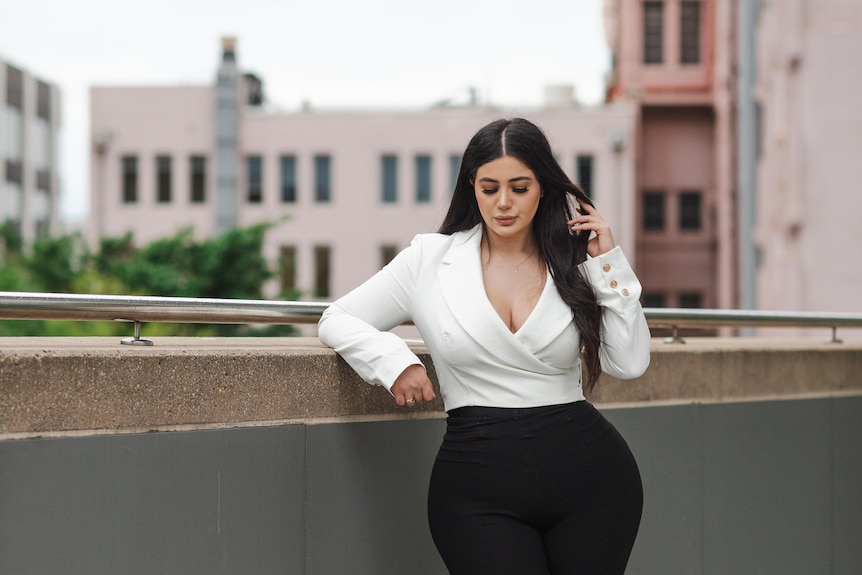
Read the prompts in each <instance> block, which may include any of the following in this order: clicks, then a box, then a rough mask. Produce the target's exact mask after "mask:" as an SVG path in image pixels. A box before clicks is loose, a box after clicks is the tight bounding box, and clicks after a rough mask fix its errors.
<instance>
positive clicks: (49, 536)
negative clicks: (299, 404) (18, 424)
mask: <svg viewBox="0 0 862 575" xmlns="http://www.w3.org/2000/svg"><path fill="white" fill-rule="evenodd" d="M304 430H305V429H304V427H302V426H288V427H269V428H254V429H231V430H220V431H199V432H182V433H157V434H143V435H119V436H95V437H88V438H65V439H34V440H20V441H5V442H0V573H10V574H12V573H15V574H30V573H33V574H35V573H38V574H42V575H50V574H53V573H57V574H60V573H62V574H64V575H74V574H82V575H96V574H102V573H104V574H116V573H123V574H126V575H134V574H138V573H140V574H145V573H146V574H173V573H176V574H183V575H191V574H201V575H204V574H207V575H209V574H213V573H255V574H265V573H302V572H303V569H304V548H305V538H304V529H303V516H304V492H305V484H304V482H305V477H304V459H305V453H304Z"/></svg>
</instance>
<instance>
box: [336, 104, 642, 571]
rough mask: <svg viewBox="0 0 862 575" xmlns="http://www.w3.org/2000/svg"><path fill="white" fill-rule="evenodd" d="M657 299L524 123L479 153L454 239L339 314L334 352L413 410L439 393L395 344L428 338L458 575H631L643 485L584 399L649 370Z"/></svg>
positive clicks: (459, 191)
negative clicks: (601, 384) (402, 334)
mask: <svg viewBox="0 0 862 575" xmlns="http://www.w3.org/2000/svg"><path fill="white" fill-rule="evenodd" d="M573 207H574V210H573ZM640 291H641V288H640V284H639V282H638V280H637V278H636V277H635V275H634V272H633V271H632V268H631V266H630V265H629V264H628V262H627V261H626V259H625V256H624V255H623V254H622V251H621V249H620V248H619V247H618V246H616V245H615V243H614V240H613V236H612V234H611V230H610V228H609V226H608V225H607V223H605V221H604V220H603V219H602V217H601V216H600V215H599V213H598V211H596V209H595V207H593V205H592V202H591V201H590V199H589V198H588V197H587V196H586V195H585V194H584V193H583V192H582V191H581V190H580V189H579V188H578V187H577V186H576V185H575V184H573V183H572V182H571V181H570V180H569V179H568V178H567V177H566V175H565V174H564V173H563V171H562V170H561V169H560V167H559V165H558V164H557V162H556V160H555V159H554V156H553V153H552V151H551V148H550V145H549V144H548V141H547V139H546V138H545V136H544V134H543V133H542V132H541V130H540V129H539V128H538V127H536V126H535V125H534V124H532V123H530V122H529V121H527V120H523V119H513V120H498V121H496V122H493V123H491V124H489V125H487V126H485V127H484V128H482V129H481V130H479V132H478V133H477V134H476V135H475V136H474V137H473V139H472V140H471V141H470V143H469V145H468V146H467V148H466V150H465V151H464V156H463V160H462V164H461V171H460V174H459V176H458V181H457V184H456V187H455V191H454V193H453V195H452V202H451V205H450V207H449V212H448V214H447V215H446V218H445V220H444V222H443V224H442V226H441V228H440V231H439V233H437V234H420V235H418V236H416V238H415V239H414V240H413V242H412V243H411V245H410V247H408V248H407V249H405V250H404V251H403V252H401V253H400V254H399V255H398V256H397V257H396V258H395V259H394V260H393V261H392V262H391V263H390V264H389V265H388V266H387V267H385V268H384V269H383V270H381V271H380V272H379V273H377V274H376V275H375V276H373V277H372V278H371V279H370V280H368V281H367V282H365V283H364V284H362V285H361V286H359V287H358V288H356V289H355V290H354V291H352V292H350V293H349V294H347V295H346V296H344V297H343V298H341V299H339V300H338V301H336V302H335V303H334V304H333V305H332V306H331V307H330V308H329V309H327V310H326V312H324V314H323V317H322V318H321V320H320V331H319V334H320V339H321V340H322V341H323V342H324V343H326V344H327V345H330V346H332V347H333V348H334V349H335V350H336V352H338V353H339V354H340V355H342V356H343V357H344V359H345V360H347V362H348V363H349V364H350V365H351V366H352V367H353V368H354V369H355V370H356V371H357V372H358V373H359V375H360V376H362V377H363V378H364V379H365V380H366V381H369V382H372V383H376V384H379V385H383V386H385V387H386V388H387V389H389V391H390V392H391V393H392V395H393V396H394V398H395V401H396V402H397V403H398V405H402V406H407V407H408V408H409V407H413V406H416V405H419V404H421V403H423V402H425V401H431V400H433V399H434V397H435V394H434V391H433V388H432V385H431V382H430V381H429V379H428V376H427V375H426V373H425V369H424V367H423V366H422V363H421V362H420V361H419V359H418V358H417V357H416V356H415V355H414V354H413V353H412V352H410V350H409V349H408V347H407V346H406V345H405V343H404V342H403V341H402V340H401V339H400V338H398V337H397V336H395V335H394V334H391V333H388V332H387V331H386V330H389V329H391V328H392V327H394V326H396V325H400V324H402V323H404V322H406V321H408V320H412V321H413V322H414V324H415V325H416V327H417V328H418V329H419V332H420V334H421V335H422V337H423V339H424V340H425V343H426V345H427V347H428V350H429V352H430V354H431V357H432V359H433V361H434V367H435V369H436V371H437V376H438V379H439V382H440V391H441V394H442V396H443V401H444V404H445V408H446V411H447V413H448V418H447V430H446V436H445V438H444V440H443V444H442V446H441V448H440V452H439V454H438V456H437V459H436V462H435V464H434V469H433V472H432V475H431V484H430V488H429V494H428V517H429V523H430V527H431V533H432V536H433V538H434V542H435V544H436V545H437V549H438V550H439V551H440V554H441V556H442V557H443V560H444V562H445V563H446V566H447V567H448V569H449V571H450V573H451V574H453V575H461V574H464V575H482V574H485V573H487V574H493V575H503V574H506V573H512V574H518V575H525V574H529V575H535V574H544V573H547V574H561V573H601V574H603V575H608V574H613V573H623V572H624V571H625V566H626V563H627V561H628V558H629V555H630V553H631V549H632V546H633V544H634V540H635V536H636V534H637V530H638V525H639V523H640V516H641V508H642V503H643V496H642V490H641V482H640V475H639V473H638V469H637V464H636V463H635V460H634V458H633V457H632V455H631V452H630V451H629V449H628V446H627V445H626V443H625V441H624V440H623V439H622V437H620V435H619V434H618V433H617V432H616V430H615V429H614V428H613V427H612V426H611V424H610V423H608V422H607V421H606V420H605V419H604V418H603V417H602V416H601V414H599V412H598V411H596V410H595V409H594V408H593V407H592V406H591V405H590V404H589V403H588V402H587V401H586V400H585V396H584V389H586V390H587V392H589V391H590V390H591V389H592V387H593V386H594V385H595V383H596V380H597V379H598V377H599V374H600V373H601V371H605V372H607V373H608V374H610V375H613V376H615V377H618V378H633V377H638V376H639V375H641V374H642V373H643V372H644V371H645V370H646V368H647V366H648V364H649V330H648V329H647V325H646V321H645V319H644V315H643V311H642V309H641V307H640V304H639V303H638V299H639V297H640ZM582 363H583V368H584V369H583V370H582ZM582 371H583V380H582Z"/></svg>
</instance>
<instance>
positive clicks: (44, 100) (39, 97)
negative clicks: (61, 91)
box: [36, 81, 51, 121]
mask: <svg viewBox="0 0 862 575" xmlns="http://www.w3.org/2000/svg"><path fill="white" fill-rule="evenodd" d="M36 117H37V118H41V119H42V120H48V121H50V120H51V87H50V86H49V85H48V84H46V83H45V82H41V81H37V82H36Z"/></svg>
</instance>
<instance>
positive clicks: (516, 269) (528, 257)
mask: <svg viewBox="0 0 862 575" xmlns="http://www.w3.org/2000/svg"><path fill="white" fill-rule="evenodd" d="M499 255H500V257H501V258H503V260H504V261H505V262H506V263H507V264H509V265H510V266H512V269H513V270H515V273H518V268H519V267H521V266H522V265H524V262H526V261H527V260H528V259H530V258H531V257H533V252H530V255H528V256H527V257H525V258H524V259H523V260H521V262H520V263H519V264H518V265H515V264H513V263H512V262H510V261H509V260H508V259H507V258H506V256H504V255H503V254H499Z"/></svg>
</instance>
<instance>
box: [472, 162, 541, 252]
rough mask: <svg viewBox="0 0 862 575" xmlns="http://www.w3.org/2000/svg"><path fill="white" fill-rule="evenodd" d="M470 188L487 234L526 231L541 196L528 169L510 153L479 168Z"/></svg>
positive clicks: (512, 235) (504, 235)
mask: <svg viewBox="0 0 862 575" xmlns="http://www.w3.org/2000/svg"><path fill="white" fill-rule="evenodd" d="M473 188H474V189H475V191H476V203H477V204H478V205H479V212H480V213H481V214H482V219H483V220H484V222H485V229H486V230H487V232H488V234H492V235H496V236H498V237H501V238H516V237H523V236H524V235H526V234H529V232H530V227H531V225H532V223H533V218H534V217H535V215H536V211H537V210H538V209H539V198H540V197H541V196H542V190H541V189H540V187H539V181H538V180H537V179H536V176H535V175H534V174H533V171H532V170H531V169H530V168H528V167H527V166H525V165H524V164H523V163H521V161H520V160H518V159H516V158H513V157H511V156H503V157H501V158H497V159H496V160H492V161H490V162H488V163H487V164H483V165H482V166H480V167H479V169H478V170H477V171H476V179H475V180H474V181H473Z"/></svg>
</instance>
